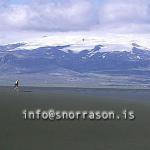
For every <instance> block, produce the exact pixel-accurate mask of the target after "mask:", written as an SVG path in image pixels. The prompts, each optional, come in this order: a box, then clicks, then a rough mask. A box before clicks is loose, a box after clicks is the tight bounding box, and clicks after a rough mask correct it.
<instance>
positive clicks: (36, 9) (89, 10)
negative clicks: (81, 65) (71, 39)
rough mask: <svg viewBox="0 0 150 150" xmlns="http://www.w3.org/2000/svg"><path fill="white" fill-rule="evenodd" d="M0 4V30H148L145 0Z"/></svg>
mask: <svg viewBox="0 0 150 150" xmlns="http://www.w3.org/2000/svg"><path fill="white" fill-rule="evenodd" d="M94 2H95V3H94ZM96 2H97V3H96ZM0 6H1V7H0V8H1V10H0V20H1V24H0V30H36V31H77V30H105V31H110V32H115V31H118V32H150V17H149V13H150V2H149V0H126V1H125V0H105V1H103V2H100V1H99V2H98V0H93V1H91V0H59V1H58V0H45V1H43V0H32V2H29V3H26V4H25V3H24V4H18V5H17V4H11V3H9V0H1V1H0ZM2 6H3V7H2Z"/></svg>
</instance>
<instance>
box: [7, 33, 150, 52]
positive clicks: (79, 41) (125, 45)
mask: <svg viewBox="0 0 150 150" xmlns="http://www.w3.org/2000/svg"><path fill="white" fill-rule="evenodd" d="M13 43H25V44H22V45H21V46H19V47H17V48H15V49H12V51H13V50H33V49H37V48H39V47H47V46H66V45H68V46H67V47H64V48H62V49H61V50H62V51H64V52H68V51H70V50H71V51H73V52H74V53H78V52H81V51H83V50H91V49H93V48H94V47H95V46H96V45H102V47H101V50H100V51H101V52H110V51H132V48H133V47H138V48H141V49H142V48H143V49H145V50H149V49H150V35H147V34H145V35H129V34H128V35H118V34H117V35H114V34H104V35H102V34H99V35H98V34H95V35H93V34H69V33H59V34H55V33H53V34H48V33H47V34H40V35H31V37H28V38H27V37H26V38H24V39H20V38H19V39H17V38H16V39H15V40H14V41H13ZM133 43H135V44H133ZM8 44H10V43H8ZM10 51H11V49H10Z"/></svg>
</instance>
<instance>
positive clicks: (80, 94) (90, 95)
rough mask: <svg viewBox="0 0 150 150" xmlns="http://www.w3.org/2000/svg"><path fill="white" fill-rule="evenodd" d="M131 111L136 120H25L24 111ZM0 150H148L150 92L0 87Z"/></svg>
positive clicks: (149, 147)
mask: <svg viewBox="0 0 150 150" xmlns="http://www.w3.org/2000/svg"><path fill="white" fill-rule="evenodd" d="M38 108H41V109H46V110H47V109H49V108H55V109H57V110H64V109H66V110H102V109H106V110H112V109H114V110H115V111H121V110H122V109H127V110H134V111H135V114H136V119H135V120H132V121H130V120H117V121H116V120H113V121H89V120H86V121H83V120H80V121H79V120H76V121H54V122H53V121H49V120H47V121H44V120H34V121H33V120H24V119H23V117H22V114H21V111H22V110H23V109H33V110H34V109H38ZM0 119H1V120H0V150H150V90H116V89H93V90H92V89H75V88H73V89H71V88H70V89H69V88H21V89H20V91H19V92H16V91H14V90H13V89H11V88H10V87H5V88H4V87H3V88H0Z"/></svg>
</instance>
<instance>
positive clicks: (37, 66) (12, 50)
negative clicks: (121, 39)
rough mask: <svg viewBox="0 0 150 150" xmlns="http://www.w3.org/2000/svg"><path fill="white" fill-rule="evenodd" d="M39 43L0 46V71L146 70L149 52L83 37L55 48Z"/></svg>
mask: <svg viewBox="0 0 150 150" xmlns="http://www.w3.org/2000/svg"><path fill="white" fill-rule="evenodd" d="M45 38H47V37H45ZM41 43H42V42H41ZM41 43H40V42H39V45H38V43H36V42H34V43H32V42H31V43H25V42H24V43H23V42H22V43H15V44H7V45H2V46H0V54H1V56H0V67H1V68H0V69H1V71H3V72H4V71H17V72H18V73H22V72H40V71H44V72H48V71H50V70H52V69H54V68H64V69H69V70H73V71H76V72H100V71H104V70H129V69H141V68H148V67H150V51H149V49H148V48H146V47H142V46H140V45H138V44H137V43H128V44H126V45H125V44H120V43H119V44H118V43H106V42H104V41H103V42H102V41H99V40H97V39H95V40H94V39H91V40H90V39H84V38H83V39H80V41H79V40H78V41H75V42H74V43H69V42H68V43H62V44H58V45H54V43H53V44H52V43H51V42H50V43H49V45H45V46H44V45H42V44H41ZM43 43H44V42H43Z"/></svg>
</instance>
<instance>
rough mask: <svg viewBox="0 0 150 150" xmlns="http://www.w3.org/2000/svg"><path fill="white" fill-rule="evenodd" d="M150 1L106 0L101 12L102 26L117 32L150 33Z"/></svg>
mask: <svg viewBox="0 0 150 150" xmlns="http://www.w3.org/2000/svg"><path fill="white" fill-rule="evenodd" d="M149 11H150V2H149V1H148V0H126V1H123V0H115V1H114V0H106V3H104V5H103V6H102V7H101V9H100V11H99V20H100V24H99V25H100V26H101V27H103V26H104V27H106V28H108V29H110V30H116V31H130V32H132V31H133V32H134V31H135V32H140V31H143V32H144V31H149V29H150V27H149V25H150V18H149Z"/></svg>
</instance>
